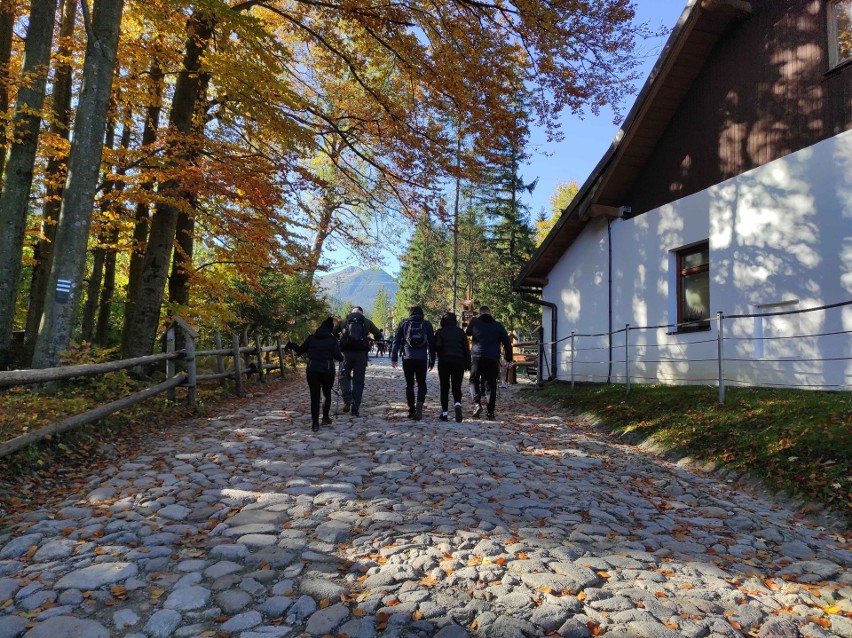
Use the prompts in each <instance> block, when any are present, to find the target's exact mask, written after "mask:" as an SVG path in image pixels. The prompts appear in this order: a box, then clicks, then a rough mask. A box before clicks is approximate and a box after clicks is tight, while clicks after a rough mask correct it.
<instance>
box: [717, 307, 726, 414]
mask: <svg viewBox="0 0 852 638" xmlns="http://www.w3.org/2000/svg"><path fill="white" fill-rule="evenodd" d="M716 316H717V321H718V323H717V326H718V327H717V329H716V343H717V351H718V359H719V403H724V402H725V334H724V329H723V323H722V322H723V320H724V318H725V316H724V315H723V314H722V312H721V311H719V312H718V313H716Z"/></svg>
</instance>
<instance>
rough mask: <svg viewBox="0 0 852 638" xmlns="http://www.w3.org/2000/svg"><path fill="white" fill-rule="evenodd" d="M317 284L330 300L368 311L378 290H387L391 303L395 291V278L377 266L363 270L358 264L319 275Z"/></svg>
mask: <svg viewBox="0 0 852 638" xmlns="http://www.w3.org/2000/svg"><path fill="white" fill-rule="evenodd" d="M317 284H318V286H319V287H320V288H322V289H323V290H324V291H325V292H326V293H327V294H328V296H329V297H331V298H332V300H336V301H338V302H343V301H346V302H351V303H353V304H357V305H360V306H363V307H364V310H365V311H368V312H369V310H370V309H371V308H372V307H373V304H374V303H375V300H376V293H378V291H379V290H386V291H387V292H388V295H389V297H390V303H391V304H393V298H394V295H395V294H396V291H397V283H396V279H394V278H393V276H391V275H389V274H388V273H386V272H385V271H384V270H382V269H381V268H379V267H374V268H370V269H368V270H365V269H363V268H359V267H358V266H347V267H346V268H343V269H342V270H338V271H336V272H330V273H326V274H324V275H319V276H318V277H317Z"/></svg>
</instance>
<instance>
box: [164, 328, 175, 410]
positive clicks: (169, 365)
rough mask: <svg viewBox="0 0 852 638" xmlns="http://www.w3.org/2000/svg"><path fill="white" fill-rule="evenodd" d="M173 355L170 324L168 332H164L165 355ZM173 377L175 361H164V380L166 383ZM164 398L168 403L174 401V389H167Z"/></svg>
mask: <svg viewBox="0 0 852 638" xmlns="http://www.w3.org/2000/svg"><path fill="white" fill-rule="evenodd" d="M174 353H175V324H174V323H172V324H171V325H169V328H168V330H166V354H174ZM173 376H175V360H174V359H167V360H166V380H167V381H168V380H169V379H171V378H172V377H173ZM166 396H167V397H168V398H169V401H174V400H175V389H174V387H171V388H169V390H168V392H167V393H166Z"/></svg>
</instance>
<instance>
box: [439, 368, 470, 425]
mask: <svg viewBox="0 0 852 638" xmlns="http://www.w3.org/2000/svg"><path fill="white" fill-rule="evenodd" d="M438 379H440V381H441V412H446V411H447V408H448V407H449V394H450V385H451V384H452V388H453V401H454V402H455V403H461V400H462V379H464V364H463V363H453V362H445V361H439V362H438Z"/></svg>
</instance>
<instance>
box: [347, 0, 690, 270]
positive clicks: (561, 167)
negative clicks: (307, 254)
mask: <svg viewBox="0 0 852 638" xmlns="http://www.w3.org/2000/svg"><path fill="white" fill-rule="evenodd" d="M685 6H686V0H636V22H637V23H645V24H647V26H648V28H649V29H650V30H651V31H661V30H663V29H666V30H667V32H668V31H670V30H671V29H672V28H673V27H674V25H675V24H676V23H677V20H678V18H679V17H680V15H681V13H682V12H683V9H684V7H685ZM666 37H667V36H664V37H657V38H653V39H650V40H641V41H638V42H637V43H636V52H637V55H639V56H641V57H642V66H641V69H640V71H641V76H642V77H641V79H640V80H637V81H636V83H635V86H636V90H637V91H638V90H639V89H640V88H641V87H642V84H644V82H645V79H646V78H647V76H648V74H649V73H650V71H651V68H652V67H653V65H654V62H656V60H657V57H658V56H659V54H660V51H661V50H662V48H663V45H664V44H665V42H666ZM632 100H633V98H632V97H630V98H629V99H628V101H627V102H626V103H625V104H623V105H621V111H622V113H621V116H622V117H624V116H625V115H626V114H627V111H628V110H629V108H630V105H631V104H632V103H633V102H632ZM561 125H562V132H563V136H564V137H563V141H562V142H559V143H548V142H547V139H546V136H545V134H544V132H543V131H541V130H534V131H533V132H532V135H531V138H530V155H531V158H530V162H529V165H527V166H525V167H524V168H523V170H522V172H521V174H522V175H523V177H524V179H525V181H526V182H531V181H532V180H533V179H535V178H536V177H537V178H538V185H537V187H536V189H535V191H534V192H533V193H532V195H530V196H528V197H527V199H526V203H527V205H528V206H529V208H530V211H531V213H532V216H533V218H535V217H536V215H537V214H538V211H539V210H540V209H542V208H544V210H545V211H547V212H549V211H550V197H551V195H553V194H554V193H555V192H556V187H557V185H558V184H559V183H560V182H566V183H567V182H571V181H572V180H573V181H576V182H577V183H578V184H583V182H585V181H586V178H587V177H588V176H589V174H590V173H591V172H592V169H594V167H595V165H597V163H598V161H599V160H600V158H601V157H603V154H604V153H605V152H606V150H607V148H609V145H610V143H611V142H612V140H613V138H614V137H615V135H616V133H617V132H618V129H619V126H620V120H619V122H617V123H615V122H613V112H612V110H611V109H608V108H605V109H601V112H600V115H598V116H593V115H591V114H589V115H586V116H585V117H584V118H582V119H580V118H579V117H577V116H575V115H572V114H571V113H566V114H564V115H563V117H562V119H561ZM394 243H395V244H396V245H395V249H397V250H402V249H404V247H405V242H403V241H400V242H394ZM385 256H386V260H385V263H384V264H383V265H382V268H383V269H384V270H385V271H386V272H388V273H390V274H391V275H393V276H397V275H398V274H399V262H398V260H397V256H396V255H394V254H392V253H390V252H386V253H385ZM333 259H335V261H337V262H338V264H339V265H338V266H337V267H336V268H334V270H340V269H342V268H344V267H347V266H361V267H363V265H362V264H360V263H358V260H356V259H353V258H352V257H351V256H349V255H347V254H345V253H344V252H343V251H337V252H336V253H335V254H334V255H333Z"/></svg>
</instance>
